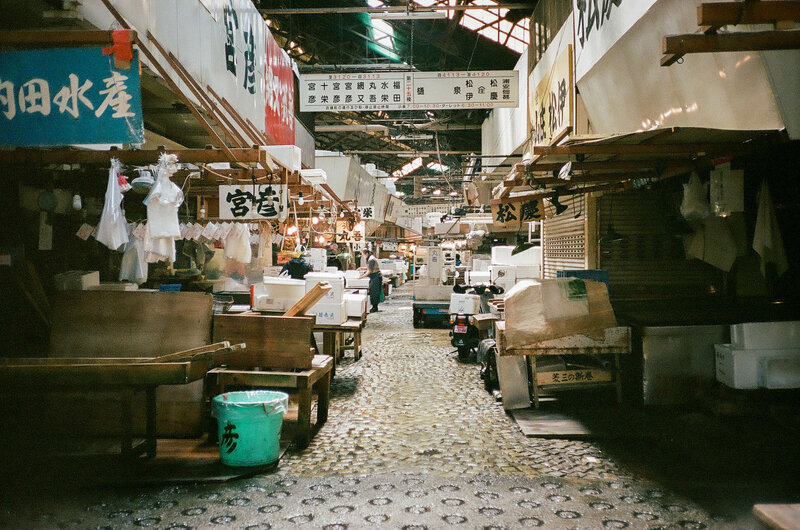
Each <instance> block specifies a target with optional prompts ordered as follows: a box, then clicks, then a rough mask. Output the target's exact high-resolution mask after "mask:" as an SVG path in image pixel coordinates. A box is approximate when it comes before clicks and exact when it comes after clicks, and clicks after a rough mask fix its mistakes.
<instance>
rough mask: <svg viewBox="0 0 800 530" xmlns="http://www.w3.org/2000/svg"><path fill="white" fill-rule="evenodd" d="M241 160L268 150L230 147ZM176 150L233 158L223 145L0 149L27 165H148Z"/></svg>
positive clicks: (181, 156)
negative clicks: (112, 161) (111, 161)
mask: <svg viewBox="0 0 800 530" xmlns="http://www.w3.org/2000/svg"><path fill="white" fill-rule="evenodd" d="M229 151H230V152H231V153H233V155H234V156H235V157H236V159H237V160H238V161H240V162H250V163H254V164H255V163H260V162H261V161H262V160H264V154H265V151H262V150H261V149H253V148H241V149H239V148H230V149H229ZM162 153H166V154H173V155H176V156H177V157H178V160H179V161H181V162H186V163H194V164H210V163H212V162H230V158H229V157H228V156H227V155H226V154H225V151H222V150H221V149H213V148H210V149H143V150H132V149H109V150H101V151H89V150H77V149H14V150H0V163H3V164H11V165H25V166H44V165H50V164H87V165H93V164H97V165H108V159H109V158H110V157H114V158H117V159H119V161H120V162H122V163H123V164H131V165H147V164H152V163H153V161H154V160H158V157H159V156H160V155H161V154H162Z"/></svg>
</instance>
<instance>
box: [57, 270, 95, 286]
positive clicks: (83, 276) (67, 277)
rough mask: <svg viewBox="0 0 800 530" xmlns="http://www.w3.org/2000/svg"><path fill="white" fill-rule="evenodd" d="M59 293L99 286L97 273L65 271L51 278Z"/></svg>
mask: <svg viewBox="0 0 800 530" xmlns="http://www.w3.org/2000/svg"><path fill="white" fill-rule="evenodd" d="M53 280H55V284H56V289H58V290H59V291H72V290H86V289H89V288H90V287H92V286H95V285H100V272H99V271H67V272H62V273H61V274H56V275H55V276H53Z"/></svg>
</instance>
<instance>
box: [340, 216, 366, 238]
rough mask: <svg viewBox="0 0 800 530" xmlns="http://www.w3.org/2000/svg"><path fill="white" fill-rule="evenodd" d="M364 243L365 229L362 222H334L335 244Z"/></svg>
mask: <svg viewBox="0 0 800 530" xmlns="http://www.w3.org/2000/svg"><path fill="white" fill-rule="evenodd" d="M365 241H366V229H365V227H364V221H361V222H360V223H355V224H352V225H351V224H350V221H336V242H337V243H359V244H363V243H364V242H365Z"/></svg>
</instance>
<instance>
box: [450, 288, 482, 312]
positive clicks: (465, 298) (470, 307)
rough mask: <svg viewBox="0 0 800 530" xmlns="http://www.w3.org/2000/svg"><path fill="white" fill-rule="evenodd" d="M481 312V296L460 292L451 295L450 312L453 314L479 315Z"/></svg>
mask: <svg viewBox="0 0 800 530" xmlns="http://www.w3.org/2000/svg"><path fill="white" fill-rule="evenodd" d="M480 312H481V297H480V296H479V295H477V294H458V293H452V294H451V295H450V314H451V315H458V314H462V315H477V314H478V313H480Z"/></svg>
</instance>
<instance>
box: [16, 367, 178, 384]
mask: <svg viewBox="0 0 800 530" xmlns="http://www.w3.org/2000/svg"><path fill="white" fill-rule="evenodd" d="M191 364H192V363H190V362H182V363H136V364H130V363H128V364H84V365H81V364H62V365H58V364H49V365H40V366H35V365H3V366H0V386H2V387H3V388H10V387H15V388H43V387H44V388H51V387H70V388H83V387H92V386H102V387H124V386H139V387H144V386H154V385H177V384H185V383H188V382H190V380H191V379H190V369H191Z"/></svg>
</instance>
